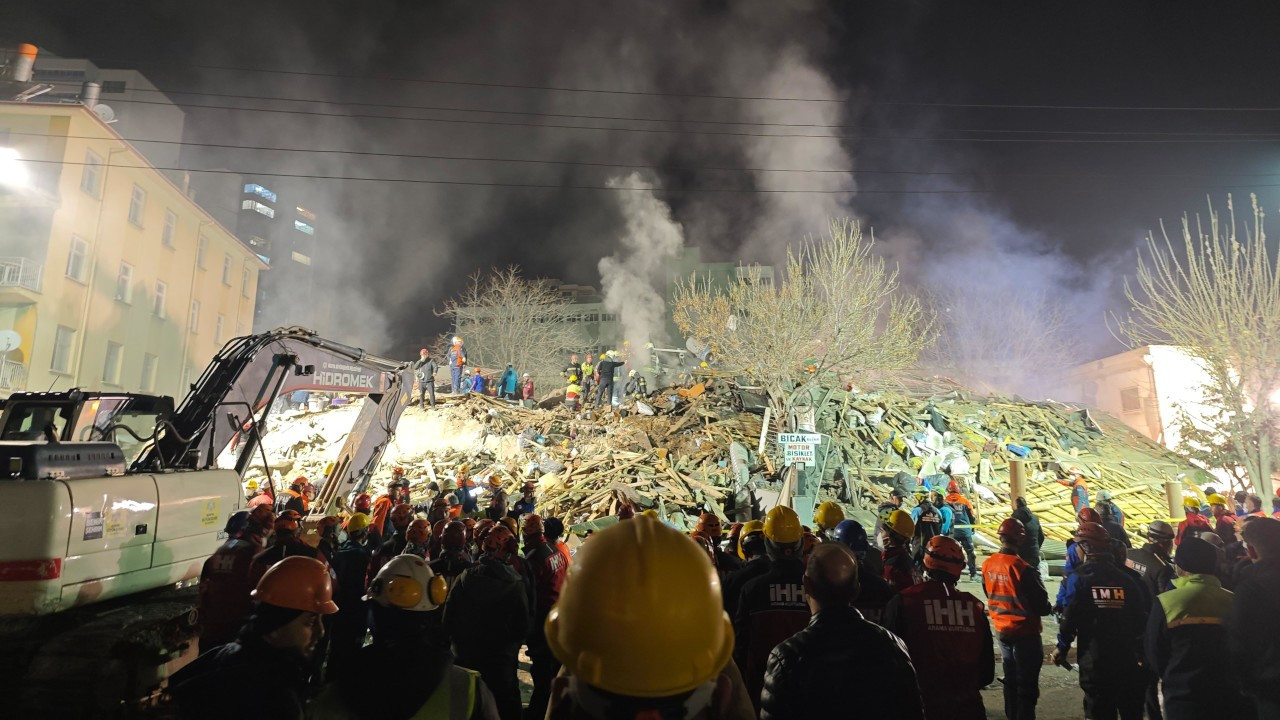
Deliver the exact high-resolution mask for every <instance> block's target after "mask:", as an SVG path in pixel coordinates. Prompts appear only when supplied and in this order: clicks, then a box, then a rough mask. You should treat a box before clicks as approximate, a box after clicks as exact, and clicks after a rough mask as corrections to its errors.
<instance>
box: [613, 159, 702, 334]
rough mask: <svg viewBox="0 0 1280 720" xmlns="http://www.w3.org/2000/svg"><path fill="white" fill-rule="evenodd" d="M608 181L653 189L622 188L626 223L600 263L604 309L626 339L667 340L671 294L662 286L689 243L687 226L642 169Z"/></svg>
mask: <svg viewBox="0 0 1280 720" xmlns="http://www.w3.org/2000/svg"><path fill="white" fill-rule="evenodd" d="M608 184H609V187H623V186H626V187H645V188H650V190H645V191H636V190H623V191H619V195H620V197H619V206H620V209H621V210H622V215H623V218H624V219H625V221H626V227H625V230H624V231H623V234H622V237H621V238H620V239H619V242H618V245H619V247H618V250H617V252H615V253H614V254H613V255H610V256H609V257H606V258H603V259H601V260H600V265H599V268H600V285H601V290H602V292H603V293H604V306H605V309H606V310H608V311H609V312H611V313H617V314H618V319H619V322H620V323H621V325H622V332H623V339H625V340H629V341H631V343H632V344H633V345H634V346H636V347H643V346H644V344H645V343H647V342H650V341H659V340H663V339H664V337H663V336H664V335H665V332H664V326H665V318H666V309H667V307H666V298H665V297H664V295H663V293H662V292H660V291H659V290H658V289H657V288H658V286H659V285H660V281H662V280H664V279H665V275H666V273H667V272H668V271H669V268H670V267H671V264H672V261H673V260H675V259H676V258H677V257H678V256H679V255H680V251H681V248H683V247H684V229H683V228H682V227H681V226H680V224H679V223H677V222H675V221H674V220H672V219H671V208H670V207H668V206H667V204H666V203H664V202H662V201H661V200H659V199H658V198H656V197H654V194H653V192H652V191H651V188H652V185H650V184H649V183H647V182H645V181H644V179H643V178H641V177H640V175H639V174H638V173H632V174H630V175H628V176H626V177H622V178H618V177H614V178H610V179H609V183H608Z"/></svg>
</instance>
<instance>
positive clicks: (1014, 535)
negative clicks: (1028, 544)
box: [996, 518, 1027, 542]
mask: <svg viewBox="0 0 1280 720" xmlns="http://www.w3.org/2000/svg"><path fill="white" fill-rule="evenodd" d="M996 534H997V535H999V536H1000V537H1007V538H1011V539H1013V540H1014V541H1015V542H1022V541H1023V540H1026V539H1027V526H1026V525H1023V524H1022V521H1021V520H1019V519H1017V518H1009V519H1008V520H1005V521H1004V522H1002V523H1000V529H998V530H996Z"/></svg>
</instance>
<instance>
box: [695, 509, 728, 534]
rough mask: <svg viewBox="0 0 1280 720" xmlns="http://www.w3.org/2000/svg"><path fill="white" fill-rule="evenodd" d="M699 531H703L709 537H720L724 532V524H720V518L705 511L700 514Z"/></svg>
mask: <svg viewBox="0 0 1280 720" xmlns="http://www.w3.org/2000/svg"><path fill="white" fill-rule="evenodd" d="M697 532H699V533H703V534H705V535H706V536H707V537H717V538H718V537H720V535H721V534H722V533H723V532H724V526H723V525H721V524H720V518H718V517H716V516H715V515H713V514H711V513H709V512H704V513H702V514H701V515H699V516H698V529H697Z"/></svg>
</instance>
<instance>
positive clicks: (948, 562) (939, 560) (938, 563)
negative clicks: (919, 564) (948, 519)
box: [924, 535, 964, 577]
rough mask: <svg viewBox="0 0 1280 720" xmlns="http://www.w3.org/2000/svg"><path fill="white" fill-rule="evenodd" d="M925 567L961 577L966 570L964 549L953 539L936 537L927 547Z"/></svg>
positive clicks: (941, 536)
mask: <svg viewBox="0 0 1280 720" xmlns="http://www.w3.org/2000/svg"><path fill="white" fill-rule="evenodd" d="M924 566H925V568H927V569H929V570H941V571H942V572H945V573H948V574H951V575H955V576H956V577H959V576H960V573H961V572H962V571H963V570H964V548H962V547H960V543H958V542H956V541H955V539H953V538H949V537H947V536H946V535H934V536H933V537H932V538H930V539H929V544H928V545H927V546H925V550H924Z"/></svg>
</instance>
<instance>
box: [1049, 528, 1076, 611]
mask: <svg viewBox="0 0 1280 720" xmlns="http://www.w3.org/2000/svg"><path fill="white" fill-rule="evenodd" d="M1079 564H1080V555H1079V553H1077V552H1076V541H1075V540H1068V541H1067V557H1066V560H1065V561H1064V562H1063V563H1062V584H1061V585H1059V586H1058V598H1057V600H1055V601H1054V603H1053V606H1054V607H1055V608H1058V609H1062V608H1065V607H1066V606H1067V604H1068V603H1070V602H1071V595H1070V592H1071V591H1070V589H1069V588H1070V587H1071V582H1070V581H1071V576H1072V575H1073V574H1075V571H1076V566H1077V565H1079Z"/></svg>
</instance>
